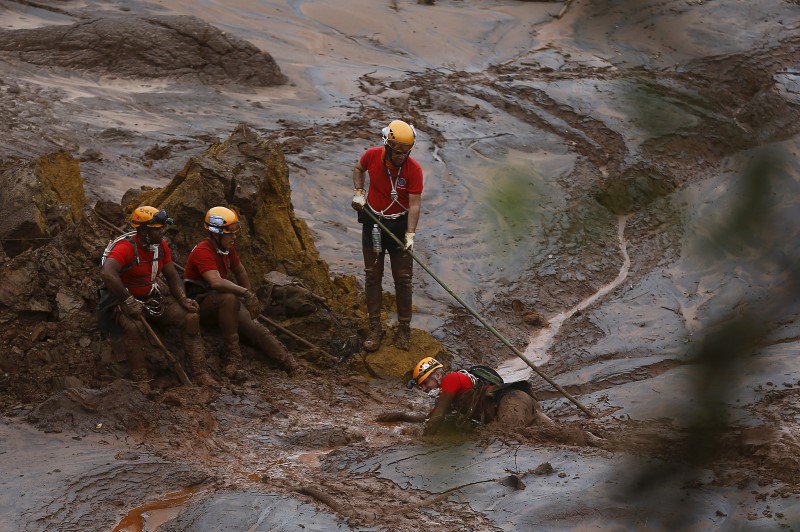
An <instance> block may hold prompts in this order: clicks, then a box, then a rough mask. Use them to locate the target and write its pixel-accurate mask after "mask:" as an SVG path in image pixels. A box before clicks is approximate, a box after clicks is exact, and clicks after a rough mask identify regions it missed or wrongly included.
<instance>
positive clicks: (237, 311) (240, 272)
mask: <svg viewBox="0 0 800 532" xmlns="http://www.w3.org/2000/svg"><path fill="white" fill-rule="evenodd" d="M204 226H205V228H206V229H207V230H208V237H207V238H205V239H204V240H202V241H200V243H198V244H197V245H196V246H195V247H194V249H192V251H191V253H189V258H188V259H187V260H186V269H185V270H184V272H183V277H184V281H185V282H186V290H187V292H188V293H189V294H190V295H191V296H192V297H194V298H195V299H196V300H197V301H198V303H199V304H200V321H201V323H203V324H204V325H206V324H207V325H211V326H218V327H219V329H220V331H221V332H222V338H223V340H224V341H225V346H226V349H227V356H226V363H225V366H224V368H223V370H222V371H223V373H224V374H225V375H226V376H227V377H228V378H234V377H237V372H238V371H239V369H240V366H241V363H242V351H241V348H240V346H239V339H240V336H241V337H242V338H244V339H245V340H247V341H249V342H250V343H252V344H253V345H255V347H256V348H257V349H258V350H259V351H260V352H261V353H263V354H264V355H265V356H266V357H267V358H270V359H272V360H274V361H275V362H277V363H278V364H279V365H280V366H281V367H282V368H283V369H284V370H285V371H286V372H287V373H289V375H292V374H294V373H295V371H296V370H297V368H298V364H297V362H296V361H295V359H294V357H293V356H292V355H291V354H290V353H289V351H288V350H287V349H286V347H285V346H284V345H283V344H282V343H281V342H280V341H279V340H278V339H277V338H275V336H273V334H272V333H271V332H270V331H269V329H267V328H266V327H265V326H263V325H261V324H260V323H258V322H257V321H256V318H257V317H258V315H259V314H260V313H261V302H260V301H259V299H258V296H256V294H255V293H254V292H253V291H252V290H251V285H250V279H249V277H248V275H247V270H246V269H245V267H244V265H243V264H242V261H241V260H240V258H239V253H238V252H237V250H236V246H235V243H236V234H237V233H238V232H239V229H240V224H239V216H238V215H237V214H236V213H235V212H234V211H232V210H231V209H228V208H227V207H213V208H211V209H209V210H208V212H207V213H206V217H205V223H204ZM230 274H233V276H234V279H235V281H236V282H234V281H232V280H230V279H229V277H230ZM242 377H243V375H241V374H239V375H238V377H237V378H238V379H241V378H242Z"/></svg>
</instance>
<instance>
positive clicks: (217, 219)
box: [204, 207, 241, 252]
mask: <svg viewBox="0 0 800 532" xmlns="http://www.w3.org/2000/svg"><path fill="white" fill-rule="evenodd" d="M204 225H205V228H206V229H207V230H208V232H209V234H210V237H211V240H212V241H213V242H214V243H215V244H216V245H217V249H219V250H220V251H223V252H225V251H227V250H228V249H229V248H230V247H231V246H232V245H233V244H234V243H235V242H236V233H238V232H239V229H241V225H240V224H239V215H238V214H236V213H235V212H234V211H232V210H231V209H229V208H227V207H212V208H210V209H208V212H207V213H206V220H205V224H204Z"/></svg>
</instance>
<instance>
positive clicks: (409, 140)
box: [381, 120, 417, 153]
mask: <svg viewBox="0 0 800 532" xmlns="http://www.w3.org/2000/svg"><path fill="white" fill-rule="evenodd" d="M381 134H382V136H383V145H384V146H386V147H388V148H390V149H392V150H393V151H395V152H397V153H408V152H410V151H411V148H413V147H414V144H415V143H416V142H417V131H416V130H415V129H414V126H412V125H410V124H406V123H405V122H403V121H402V120H392V121H391V122H390V123H389V125H388V126H387V127H385V128H383V129H382V130H381Z"/></svg>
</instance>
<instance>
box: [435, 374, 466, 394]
mask: <svg viewBox="0 0 800 532" xmlns="http://www.w3.org/2000/svg"><path fill="white" fill-rule="evenodd" d="M439 388H440V389H439V394H440V395H452V396H453V397H455V396H456V395H458V394H460V393H461V392H466V391H467V390H471V389H472V379H470V378H469V376H468V375H465V374H463V373H461V372H460V371H453V372H452V373H448V374H447V375H445V376H444V377H442V384H441V385H440V387H439Z"/></svg>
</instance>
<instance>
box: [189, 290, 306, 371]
mask: <svg viewBox="0 0 800 532" xmlns="http://www.w3.org/2000/svg"><path fill="white" fill-rule="evenodd" d="M199 299H201V302H200V319H201V321H202V322H203V323H206V324H209V325H216V326H218V327H219V329H220V332H221V333H222V338H223V339H224V340H225V346H226V348H227V349H228V359H229V361H233V362H235V363H238V362H239V361H240V360H241V349H240V347H239V340H240V338H241V339H244V340H245V341H247V342H249V343H250V344H252V345H254V346H255V348H256V349H258V351H259V352H261V353H262V354H263V355H264V356H265V357H267V358H269V359H270V360H273V361H274V362H276V363H277V364H278V365H279V366H281V367H282V368H283V369H286V370H288V371H290V372H291V371H293V370H294V369H296V367H297V361H296V360H295V359H294V357H293V356H292V355H291V354H290V353H289V350H288V349H286V346H284V345H283V344H282V343H281V342H280V341H279V340H278V339H277V338H275V336H274V335H273V334H272V333H271V332H270V331H269V329H267V328H266V327H265V326H264V325H261V324H260V323H258V322H257V321H255V320H253V319H251V318H250V313H248V312H247V309H246V308H245V307H244V305H243V304H242V302H241V300H240V299H239V297H237V296H236V295H235V294H230V293H222V292H214V291H211V292H208V293H207V294H205V295H204V296H203V297H202V298H199Z"/></svg>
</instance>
